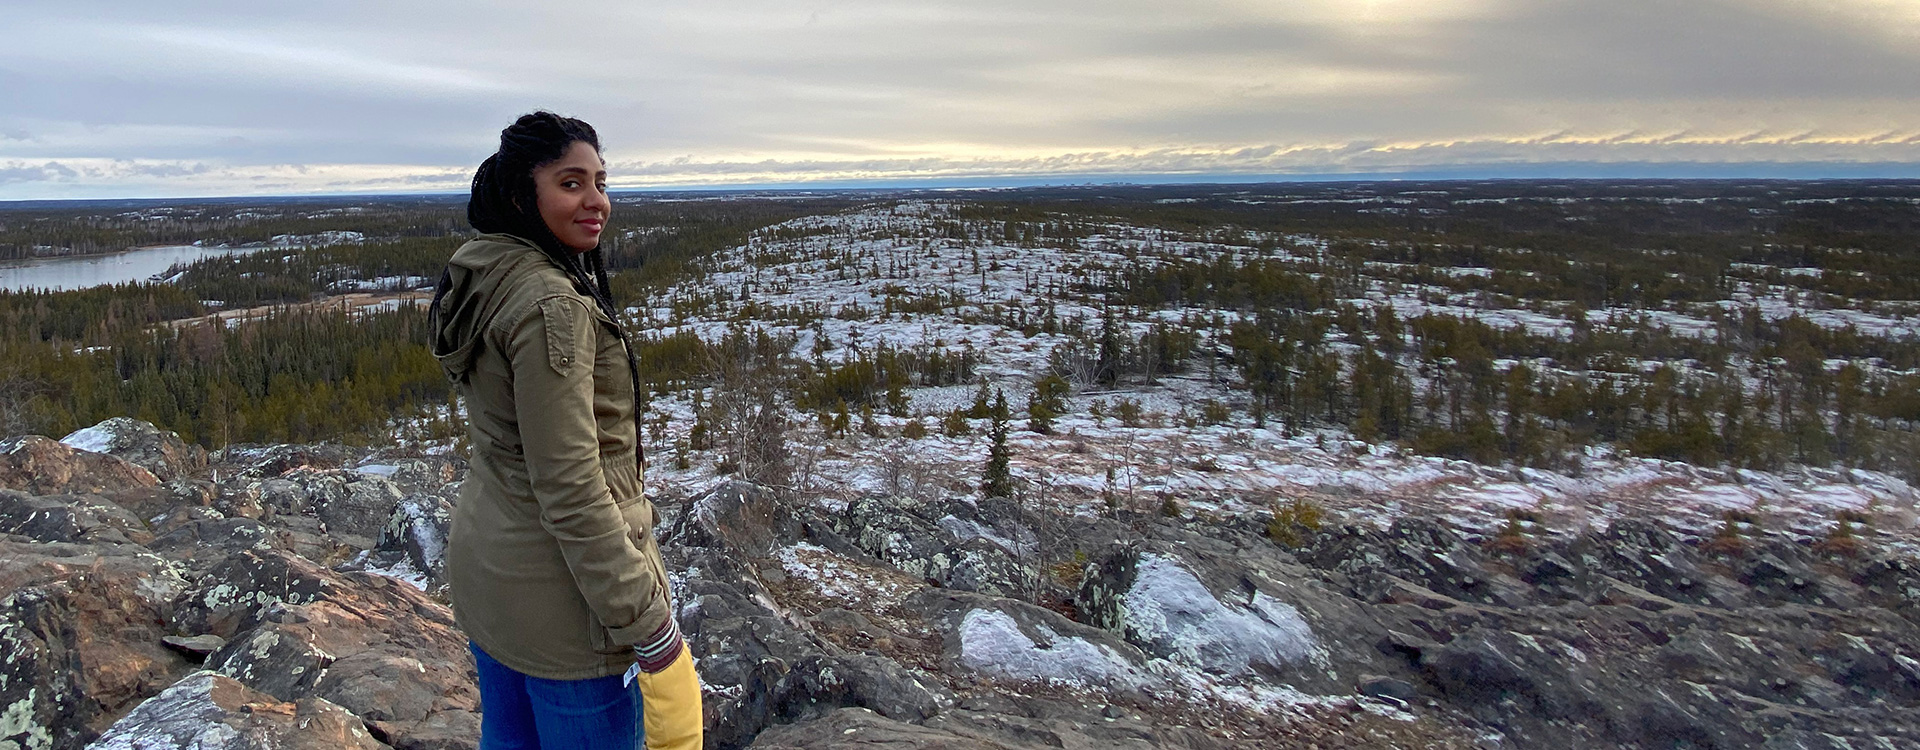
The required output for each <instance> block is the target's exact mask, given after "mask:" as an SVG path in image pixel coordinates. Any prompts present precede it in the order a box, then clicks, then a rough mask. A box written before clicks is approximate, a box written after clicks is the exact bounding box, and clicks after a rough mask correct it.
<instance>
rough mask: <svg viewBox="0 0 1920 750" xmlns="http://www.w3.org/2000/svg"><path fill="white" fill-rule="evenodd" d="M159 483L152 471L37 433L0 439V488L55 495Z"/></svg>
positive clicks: (124, 488)
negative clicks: (74, 447)
mask: <svg viewBox="0 0 1920 750" xmlns="http://www.w3.org/2000/svg"><path fill="white" fill-rule="evenodd" d="M159 483H160V480H158V479H156V478H154V476H153V473H152V472H150V471H147V470H146V469H143V468H140V467H138V466H135V465H133V464H130V463H127V462H126V461H123V460H121V459H119V458H116V457H113V456H109V455H105V454H101V453H93V452H90V451H84V450H76V449H73V448H70V447H68V446H66V445H65V444H63V443H60V442H57V441H54V440H52V439H49V438H44V437H41V436H39V435H26V436H22V437H12V438H7V439H6V440H4V441H0V488H4V489H10V490H19V491H21V492H25V493H28V494H32V495H55V494H75V493H100V492H114V491H119V490H134V489H139V488H143V487H152V486H154V485H156V484H159Z"/></svg>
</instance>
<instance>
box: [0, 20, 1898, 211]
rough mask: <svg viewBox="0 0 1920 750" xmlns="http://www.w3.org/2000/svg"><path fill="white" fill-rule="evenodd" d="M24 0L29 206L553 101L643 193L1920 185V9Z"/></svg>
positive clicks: (397, 145)
mask: <svg viewBox="0 0 1920 750" xmlns="http://www.w3.org/2000/svg"><path fill="white" fill-rule="evenodd" d="M21 5H23V4H19V3H12V4H9V7H7V9H6V10H5V11H4V12H3V17H4V19H5V22H4V23H3V24H0V199H9V198H59V197H110V196H178V195H234V194H289V193H309V192H369V191H407V192H418V191H426V190H449V189H456V190H457V189H462V188H463V187H464V185H465V182H466V180H467V179H468V177H469V176H470V175H471V173H472V169H473V167H474V165H476V164H478V163H479V161H480V160H481V159H483V158H485V156H486V155H487V154H488V153H490V152H491V151H492V148H493V145H494V141H495V139H496V137H497V134H498V132H499V129H500V128H501V127H502V126H504V125H505V124H507V123H508V122H509V121H511V119H512V118H513V117H514V116H515V115H517V114H520V113H522V112H525V111H528V110H531V109H534V108H549V109H553V110H555V111H559V112H563V113H567V114H572V115H576V116H579V117H583V118H585V119H587V120H589V121H590V122H592V123H594V124H595V126H596V127H598V128H599V130H600V132H601V137H602V140H603V141H604V143H605V145H606V148H607V153H606V156H607V158H608V159H609V161H610V162H611V163H612V170H613V180H614V183H615V185H616V186H626V187H643V186H703V185H726V184H773V183H778V184H792V183H804V182H814V181H850V180H858V181H869V182H886V181H900V180H925V179H975V180H979V179H988V180H991V179H994V178H1018V179H1023V180H1031V179H1035V178H1044V177H1048V176H1053V177H1062V178H1066V177H1073V178H1090V179H1098V178H1099V177H1100V176H1102V175H1108V176H1123V175H1124V176H1139V175H1162V176H1169V175H1171V176H1180V175H1193V176H1195V177H1220V176H1234V175H1288V174H1340V173H1393V172H1403V171H1406V172H1422V173H1434V172H1445V171H1447V170H1464V171H1469V172H1472V173H1474V174H1499V173H1501V172H1502V171H1503V170H1507V171H1511V172H1513V173H1515V174H1531V173H1533V172H1531V171H1529V170H1532V169H1535V167H1534V166H1533V165H1538V164H1556V165H1575V166H1578V165H1588V166H1589V167H1592V166H1595V165H1598V166H1599V167H1605V166H1606V165H1629V166H1627V167H1625V168H1624V169H1625V171H1627V172H1632V171H1633V170H1634V169H1640V168H1643V167H1637V166H1632V165H1649V166H1645V167H1644V168H1645V169H1648V170H1651V171H1654V172H1660V171H1663V170H1662V168H1661V166H1660V165H1668V166H1669V167H1671V166H1672V165H1693V168H1699V169H1703V170H1706V171H1708V172H1711V171H1713V170H1715V169H1731V170H1733V171H1738V172H1741V173H1744V174H1754V173H1767V172H1768V170H1769V169H1773V168H1777V169H1778V170H1779V171H1780V172H1781V173H1782V174H1786V173H1793V174H1806V173H1808V171H1809V170H1811V172H1813V173H1819V172H1820V171H1821V170H1822V169H1823V167H1822V166H1821V165H1828V166H1829V167H1830V170H1829V171H1831V172H1832V173H1834V174H1847V173H1851V172H1850V170H1858V169H1860V168H1863V165H1871V166H1872V169H1873V170H1875V171H1876V173H1892V174H1905V175H1910V176H1920V2H1914V1H1913V0H1182V1H1181V2H1166V1H1165V0H1155V1H1154V2H1144V1H1136V0H1104V1H1102V2H1074V3H1049V2H1044V1H1043V2H1035V1H1033V0H1023V1H1020V2H1010V1H1006V0H967V1H965V2H913V1H912V0H889V1H887V2H877V1H876V2H867V1H865V0H855V1H847V2H831V1H830V2H814V3H798V2H773V1H771V0H768V1H751V0H749V1H734V0H720V1H714V2H703V3H657V2H613V1H608V2H597V1H596V0H576V2H572V3H563V4H546V5H548V7H546V8H534V7H529V6H531V5H533V4H529V3H519V2H515V3H497V4H489V3H475V2H458V3H455V2H421V3H393V2H367V3H330V4H308V5H307V6H305V7H300V8H297V9H287V8H283V7H273V6H276V5H278V4H274V3H259V2H185V3H151V2H62V3H39V4H30V5H27V7H21ZM1716 165H1717V166H1716ZM1769 165H1774V166H1773V167H1769ZM1809 165H1811V166H1809ZM1568 168H1573V167H1568ZM1616 171H1617V170H1616ZM1666 171H1671V170H1670V169H1669V170H1666Z"/></svg>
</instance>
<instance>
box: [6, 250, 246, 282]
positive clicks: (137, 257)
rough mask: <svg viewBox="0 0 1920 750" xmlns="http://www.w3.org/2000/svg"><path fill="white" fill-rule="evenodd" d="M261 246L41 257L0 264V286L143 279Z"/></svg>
mask: <svg viewBox="0 0 1920 750" xmlns="http://www.w3.org/2000/svg"><path fill="white" fill-rule="evenodd" d="M265 249H267V248H264V247H194V246H192V245H169V246H165V247H143V248H136V249H133V250H128V251H125V252H119V253H113V254H111V255H84V256H77V257H67V258H40V259H36V260H30V261H22V262H19V263H14V264H9V265H5V266H0V290H4V291H9V292H17V291H21V290H24V289H85V288H87V287H93V286H102V285H105V284H124V283H126V282H129V281H146V280H147V279H148V278H149V277H151V276H153V275H154V274H157V273H161V272H163V271H166V270H167V269H168V268H169V267H172V266H173V264H175V263H187V262H190V261H195V260H199V259H201V258H211V257H213V256H216V255H232V254H235V253H253V252H259V251H261V250H265Z"/></svg>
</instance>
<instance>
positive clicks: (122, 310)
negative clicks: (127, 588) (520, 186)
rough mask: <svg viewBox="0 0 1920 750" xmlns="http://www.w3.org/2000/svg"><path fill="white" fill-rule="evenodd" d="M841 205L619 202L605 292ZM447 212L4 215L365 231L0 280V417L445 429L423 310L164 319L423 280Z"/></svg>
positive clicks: (331, 429)
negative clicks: (176, 271) (184, 261)
mask: <svg viewBox="0 0 1920 750" xmlns="http://www.w3.org/2000/svg"><path fill="white" fill-rule="evenodd" d="M845 204H846V202H845V201H824V200H823V201H813V202H800V201H792V202H788V201H734V200H714V201H688V202H661V203H639V204H628V203H619V204H616V206H615V210H614V218H613V223H612V226H613V227H614V230H615V231H616V232H621V233H625V232H627V231H631V232H632V233H633V236H632V237H622V238H615V239H612V240H611V241H609V242H608V243H607V250H608V255H609V261H610V264H611V265H612V266H613V267H614V268H616V269H621V273H619V275H618V276H616V277H615V279H616V283H615V287H616V294H617V295H619V296H620V297H621V298H622V299H623V300H637V299H638V297H639V295H640V294H642V292H643V291H644V290H645V289H646V288H649V287H650V286H651V285H655V284H659V283H664V282H667V281H671V280H675V279H677V276H676V274H682V273H685V268H686V267H685V263H686V261H688V260H690V259H692V258H695V257H698V256H700V255H702V254H705V253H708V252H712V251H714V250H718V249H721V248H725V247H732V246H737V245H739V244H742V243H744V242H745V241H746V239H747V237H748V236H749V235H750V234H751V233H752V232H753V231H755V230H757V229H760V228H762V227H765V226H767V225H769V224H773V223H777V222H779V221H784V220H786V219H788V218H792V217H794V216H799V215H804V214H805V213H807V212H811V211H820V210H832V209H833V208H835V207H837V206H843V205H845ZM354 208H361V209H363V210H350V209H354ZM461 208H462V204H458V203H450V202H448V201H445V200H443V199H422V200H419V201H416V202H405V201H395V202H392V203H388V202H382V201H374V202H369V203H366V204H353V203H349V204H346V205H342V203H341V202H340V201H333V202H330V203H328V202H321V203H315V204H304V203H296V204H287V203H273V204H270V205H268V206H265V207H262V206H252V207H236V206H233V205H228V204H216V205H211V206H182V207H175V208H174V210H173V211H171V212H161V213H160V215H161V216H162V218H160V219H155V220H147V219H142V218H139V217H127V216H118V215H115V216H101V215H99V214H98V213H97V212H96V213H87V212H84V211H78V210H67V211H52V212H48V211H42V212H38V213H30V212H18V211H16V212H0V224H3V225H4V226H0V237H4V238H11V241H14V242H17V243H21V246H30V245H35V244H38V245H62V246H68V247H106V248H110V249H118V248H119V247H123V246H125V245H129V244H156V243H163V242H179V243H185V242H190V241H193V240H206V241H208V242H209V243H219V242H227V243H241V242H252V241H265V240H267V239H268V238H270V237H272V236H274V235H279V234H317V233H319V232H323V231H356V232H361V233H362V234H364V235H366V236H367V237H368V238H369V240H368V241H367V242H364V243H357V244H338V245H329V246H324V247H317V248H294V249H285V250H280V249H271V250H265V251H261V252H257V253H252V254H242V255H234V256H221V257H214V258H207V259H203V260H201V261H198V262H196V263H194V264H192V265H191V266H190V267H188V268H186V269H185V273H183V274H181V276H180V279H179V281H178V282H177V283H170V284H166V283H163V284H145V283H142V284H120V285H115V286H108V287H97V288H93V289H85V290H76V291H62V292H44V291H33V292H17V293H7V292H0V430H4V431H5V432H7V433H8V434H19V433H25V432H32V433H39V434H47V435H53V436H55V437H58V436H60V435H64V434H66V433H67V432H69V431H72V430H74V429H77V428H79V427H84V426H87V425H90V424H93V423H95V422H97V421H99V420H101V419H105V418H107V417H112V416H133V417H137V418H140V419H145V420H148V421H151V422H153V423H155V424H159V425H161V426H163V427H166V428H168V429H172V430H175V431H177V432H179V433H180V434H181V435H182V436H183V437H184V438H186V439H187V440H189V441H193V442H196V443H199V444H201V445H205V446H208V447H216V446H219V445H223V444H225V443H228V442H312V441H321V440H334V441H348V442H355V443H373V442H388V441H390V440H391V439H392V429H393V428H394V426H395V422H396V420H402V419H408V418H412V419H415V420H416V422H424V423H425V424H426V426H427V427H428V428H429V434H430V435H437V436H440V437H450V436H455V435H456V434H457V432H458V425H457V424H456V423H455V422H454V421H453V420H452V419H451V417H450V412H449V410H447V409H446V408H445V407H446V406H447V404H448V400H449V398H450V391H449V386H448V384H447V382H446V379H445V377H444V376H443V375H442V374H441V372H440V369H439V366H438V364H437V363H435V362H434V360H433V358H432V356H431V355H430V354H429V353H428V351H427V349H426V346H425V342H426V340H427V333H426V311H425V308H424V306H420V307H418V308H416V307H414V306H402V307H400V308H398V309H395V310H382V311H375V312H365V313H342V312H339V311H330V312H322V311H313V310H308V309H303V308H288V309H282V310H279V311H276V312H271V313H269V314H265V315H264V316H263V317H259V318H257V319H254V320H250V321H247V322H243V323H239V324H237V325H231V326H229V325H221V324H187V325H183V326H178V327H176V326H170V325H168V324H167V323H168V321H178V320H181V319H185V318H196V317H201V316H205V315H208V314H209V313H212V312H216V311H217V310H220V309H234V308H241V307H254V306H260V305H284V304H293V303H301V302H308V301H311V300H313V299H314V298H316V297H318V296H321V295H324V294H326V293H327V292H329V291H330V290H334V289H337V288H339V287H337V286H336V285H337V283H338V282H341V281H343V280H354V279H357V280H374V279H382V278H390V277H408V276H414V277H425V278H428V279H437V278H438V277H439V274H440V270H441V268H442V267H443V266H444V265H445V263H446V260H447V258H448V257H449V256H450V255H451V254H452V253H453V250H454V249H455V248H457V247H458V246H459V244H460V242H462V241H463V239H464V237H465V236H467V235H468V234H470V232H466V231H462V230H464V225H465V221H464V214H462V213H461V212H460V209H461ZM142 210H143V211H146V212H148V213H153V211H152V208H148V209H142ZM254 214H263V215H254ZM89 243H92V244H89ZM4 253H5V249H4V247H0V256H4ZM210 303H212V304H210ZM655 361H656V360H655V358H653V357H649V358H648V362H649V363H650V364H653V363H654V362H655ZM659 361H660V362H662V363H665V362H667V361H668V360H664V359H662V360H659ZM658 367H659V366H658V365H655V368H656V369H658ZM418 426H419V425H418V424H416V427H418Z"/></svg>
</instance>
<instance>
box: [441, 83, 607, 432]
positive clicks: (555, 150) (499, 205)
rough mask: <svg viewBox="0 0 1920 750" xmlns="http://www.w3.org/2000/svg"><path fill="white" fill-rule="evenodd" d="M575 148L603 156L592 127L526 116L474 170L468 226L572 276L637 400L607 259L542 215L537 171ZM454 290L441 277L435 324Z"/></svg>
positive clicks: (574, 121)
mask: <svg viewBox="0 0 1920 750" xmlns="http://www.w3.org/2000/svg"><path fill="white" fill-rule="evenodd" d="M575 143H585V144H587V145H589V146H592V147H593V150H594V151H596V152H598V151H599V150H600V135H599V134H598V133H596V132H594V130H593V126H592V125H588V124H587V123H586V122H585V121H583V120H578V119H575V118H572V117H562V116H560V115H556V114H554V113H552V112H546V111H538V112H533V113H531V114H525V115H521V116H520V119H518V120H515V121H514V122H513V124H512V125H508V126H507V128H506V129H505V130H502V131H500V148H499V150H497V151H495V152H494V153H493V155H492V156H489V157H487V159H486V161H483V162H481V163H480V168H479V169H478V170H476V171H474V173H473V192H472V194H471V195H470V196H469V198H468V199H467V223H468V224H471V225H473V228H474V229H475V230H477V231H480V232H483V233H488V234H510V235H513V236H515V237H519V238H521V239H525V240H528V241H531V242H533V243H534V245H535V246H536V247H538V248H539V249H540V252H541V253H542V254H544V255H545V256H546V257H547V260H550V261H552V262H553V264H554V265H555V266H557V267H559V268H560V270H561V271H563V272H565V273H566V274H567V278H568V279H570V280H571V281H572V282H573V284H574V287H575V288H577V289H579V290H580V291H581V293H583V294H584V295H586V296H590V297H592V298H593V301H594V303H595V304H596V305H598V306H599V308H600V310H601V311H602V312H604V313H606V316H607V318H608V319H609V320H612V321H613V326H614V330H615V331H616V332H617V333H619V335H620V340H621V348H622V349H624V350H625V351H626V353H627V370H628V372H629V373H630V374H631V375H632V380H633V392H634V395H635V397H636V398H638V396H639V394H640V368H639V365H638V363H637V362H635V361H634V356H633V346H632V345H631V343H630V342H629V341H628V339H627V332H626V329H625V328H624V327H623V326H621V325H620V314H619V309H618V308H616V307H615V306H614V304H613V290H612V288H611V287H610V286H609V285H608V282H607V277H608V276H609V274H608V273H607V259H606V254H605V253H603V252H601V250H600V247H599V246H598V245H595V246H594V248H593V249H592V250H588V251H586V252H584V253H582V252H576V251H574V250H573V249H572V248H569V247H567V246H565V245H563V244H561V242H560V238H559V237H556V236H554V234H553V230H552V229H549V228H548V227H547V222H546V220H545V219H543V218H541V216H540V208H539V205H540V204H539V198H538V196H537V194H536V192H535V187H534V181H533V170H535V169H537V168H539V167H541V166H544V165H546V164H551V163H553V162H554V161H557V160H559V159H560V157H561V156H563V155H565V154H566V152H567V149H568V148H571V147H572V146H573V144H575ZM583 257H584V258H585V262H584V263H583V262H582V258H583ZM452 285H453V277H452V274H451V273H450V272H443V273H441V275H440V284H439V287H438V288H437V289H436V290H435V291H434V296H433V304H432V306H431V309H432V313H431V314H433V317H434V318H435V319H436V321H437V319H438V315H437V313H438V311H439V309H440V300H441V298H442V297H444V296H445V295H446V294H447V291H448V290H449V288H450V287H451V286H452ZM634 426H635V429H636V432H635V438H636V440H637V439H638V437H639V435H640V433H639V432H638V431H637V430H638V429H639V428H640V413H639V410H638V409H636V410H635V411H634ZM644 460H645V458H644V456H643V457H642V461H643V462H644Z"/></svg>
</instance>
